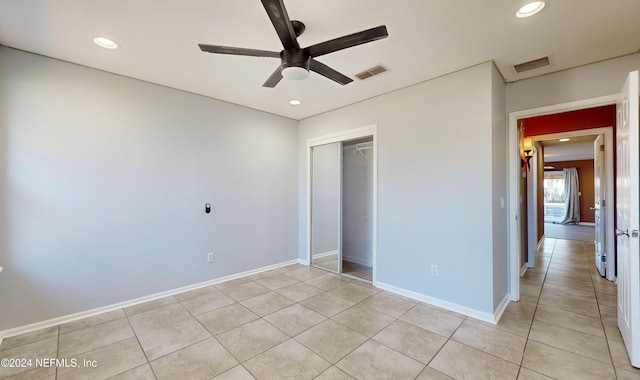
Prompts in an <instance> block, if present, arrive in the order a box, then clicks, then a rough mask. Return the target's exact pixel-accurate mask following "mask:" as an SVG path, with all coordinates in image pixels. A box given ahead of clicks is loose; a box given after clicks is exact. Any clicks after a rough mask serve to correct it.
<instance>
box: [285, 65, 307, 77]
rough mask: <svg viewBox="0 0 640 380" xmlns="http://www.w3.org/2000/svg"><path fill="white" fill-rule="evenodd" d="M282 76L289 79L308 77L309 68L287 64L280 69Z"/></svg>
mask: <svg viewBox="0 0 640 380" xmlns="http://www.w3.org/2000/svg"><path fill="white" fill-rule="evenodd" d="M282 76H283V77H284V78H285V79H290V80H303V79H307V78H308V77H309V70H307V69H305V68H304V67H297V66H289V67H285V68H283V69H282Z"/></svg>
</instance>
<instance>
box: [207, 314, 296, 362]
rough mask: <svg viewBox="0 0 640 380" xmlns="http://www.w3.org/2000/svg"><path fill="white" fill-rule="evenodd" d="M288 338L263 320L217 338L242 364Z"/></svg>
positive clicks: (237, 328)
mask: <svg viewBox="0 0 640 380" xmlns="http://www.w3.org/2000/svg"><path fill="white" fill-rule="evenodd" d="M288 338H289V337H288V336H287V335H286V334H285V333H283V332H282V331H280V330H278V329H277V328H275V327H273V326H272V325H270V324H269V323H267V322H265V321H264V320H262V319H258V320H255V321H253V322H249V323H247V324H244V325H242V326H240V327H236V328H235V329H233V330H229V331H227V332H225V333H222V334H220V335H217V336H216V339H218V341H219V342H220V343H222V345H223V346H224V347H225V348H226V349H227V350H228V351H229V352H230V353H231V354H232V355H233V356H234V357H235V358H236V359H237V360H238V361H240V362H244V361H245V360H247V359H250V358H252V357H254V356H256V355H258V354H260V353H262V352H264V351H266V350H268V349H270V348H271V347H273V346H275V345H277V344H280V343H282V342H284V341H285V340H287V339H288Z"/></svg>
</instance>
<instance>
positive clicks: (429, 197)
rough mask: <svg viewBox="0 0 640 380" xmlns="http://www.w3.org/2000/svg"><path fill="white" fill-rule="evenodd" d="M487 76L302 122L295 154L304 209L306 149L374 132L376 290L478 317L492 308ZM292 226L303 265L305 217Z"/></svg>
mask: <svg viewBox="0 0 640 380" xmlns="http://www.w3.org/2000/svg"><path fill="white" fill-rule="evenodd" d="M492 70H493V69H492V64H491V63H484V64H481V65H478V66H474V67H472V68H469V69H466V70H462V71H459V72H456V73H453V74H450V75H446V76H443V77H440V78H437V79H434V80H431V81H428V82H424V83H421V84H418V85H415V86H411V87H408V88H405V89H402V90H399V91H395V92H392V93H389V94H386V95H382V96H378V97H375V98H372V99H370V100H367V101H363V102H360V103H357V104H353V105H351V106H348V107H344V108H341V109H338V110H335V111H332V112H328V113H325V114H322V115H318V116H315V117H312V118H308V119H305V120H302V121H301V122H300V126H299V128H300V131H299V144H298V146H299V152H298V158H299V160H300V166H299V189H300V190H299V204H300V205H301V206H302V205H304V204H305V202H306V182H305V178H306V173H305V171H306V164H305V161H306V152H305V151H306V142H307V139H309V138H312V137H317V136H321V135H325V134H329V133H332V132H337V131H341V130H346V129H351V128H357V127H362V126H366V125H370V124H377V125H378V262H377V268H378V281H379V282H381V283H386V284H388V285H392V286H395V287H398V288H402V289H405V290H408V291H412V292H416V293H419V294H423V295H426V296H430V297H435V298H437V299H440V300H443V301H448V302H452V303H455V304H458V305H461V306H465V307H468V308H471V309H474V310H477V311H480V312H484V313H493V304H494V301H493V299H494V292H493V287H494V283H493V278H492V273H493V268H494V261H493V257H492V256H493V252H494V243H493V238H494V235H493V229H492V222H493V208H494V199H493V197H494V190H493V182H494V173H493V168H494V161H495V160H494V156H493V152H492V149H493V123H492V112H493V110H492V104H491V101H492V85H493V79H492ZM496 165H497V162H496ZM503 165H504V168H505V169H504V170H506V164H503ZM298 220H299V223H300V228H299V231H300V232H301V233H300V235H299V236H300V239H299V247H300V248H299V252H300V255H303V252H305V250H304V244H305V242H306V238H307V237H306V234H305V231H306V209H305V208H304V207H299V218H298ZM432 264H434V265H438V266H439V276H437V277H435V276H431V275H430V268H431V265H432Z"/></svg>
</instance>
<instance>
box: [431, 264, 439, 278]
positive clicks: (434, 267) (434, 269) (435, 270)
mask: <svg viewBox="0 0 640 380" xmlns="http://www.w3.org/2000/svg"><path fill="white" fill-rule="evenodd" d="M431 275H432V276H437V275H438V266H437V265H431Z"/></svg>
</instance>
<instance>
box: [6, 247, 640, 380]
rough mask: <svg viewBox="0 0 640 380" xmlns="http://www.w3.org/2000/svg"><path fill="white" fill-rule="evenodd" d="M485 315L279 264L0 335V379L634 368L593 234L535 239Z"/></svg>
mask: <svg viewBox="0 0 640 380" xmlns="http://www.w3.org/2000/svg"><path fill="white" fill-rule="evenodd" d="M536 259H537V263H538V266H537V267H536V268H533V269H530V270H529V271H528V272H527V273H526V274H525V276H524V277H523V278H522V282H521V285H522V286H521V289H522V301H521V302H518V303H512V304H510V305H509V307H508V308H507V311H506V312H505V314H504V316H503V318H502V320H501V321H500V323H499V324H498V325H497V326H494V325H491V324H488V323H484V322H480V321H477V320H474V319H472V318H468V317H465V316H462V315H459V314H455V313H450V312H448V311H445V310H442V309H438V308H435V307H431V306H429V305H426V304H423V303H420V302H416V301H414V300H410V299H407V298H403V297H399V296H396V295H394V294H391V293H387V292H384V291H380V290H379V289H376V288H374V287H372V286H370V285H367V284H365V283H363V282H360V281H356V280H352V279H346V278H344V277H341V276H338V275H335V274H331V273H328V272H325V271H322V270H320V269H316V268H311V267H305V266H301V265H292V266H288V267H284V268H279V269H276V270H272V271H268V272H263V273H260V274H256V275H252V276H248V277H245V278H242V279H237V280H233V281H229V282H226V283H221V284H217V285H215V286H209V287H206V288H202V289H198V290H194V291H191V292H188V293H183V294H179V295H176V296H173V297H167V298H163V299H160V300H156V301H152V302H149V303H146V304H141V305H136V306H133V307H129V308H126V309H123V310H116V311H113V312H109V313H105V314H102V315H98V316H96V317H92V318H87V319H83V320H80V321H76V322H72V323H68V324H65V325H62V326H56V327H52V328H48V329H44V330H41V331H36V332H34V333H30V334H25V335H23V336H17V337H12V338H7V339H5V341H4V342H3V343H2V346H1V347H0V358H5V357H9V358H32V359H34V360H35V358H55V357H58V358H74V359H76V360H78V361H79V362H80V363H84V360H92V361H95V363H96V364H97V367H96V368H54V367H50V368H38V369H32V370H29V371H27V369H25V368H22V369H10V368H0V379H7V378H9V379H107V378H113V379H240V380H242V379H254V378H255V379H282V378H289V379H314V378H317V379H354V378H355V379H394V380H395V379H451V378H455V379H522V380H528V379H581V380H582V379H616V378H617V379H635V378H640V370H638V369H635V368H633V367H631V365H630V363H629V360H628V358H627V354H626V351H625V348H624V345H623V343H622V338H621V336H620V333H619V331H618V329H617V327H616V309H615V304H616V288H615V285H614V284H612V283H610V282H608V281H606V280H604V279H602V278H601V277H600V276H599V275H598V274H597V273H596V272H595V269H594V267H593V244H590V243H585V242H580V241H569V240H556V239H547V240H546V241H545V243H544V245H543V247H542V248H541V250H540V251H539V252H538V253H537V255H536Z"/></svg>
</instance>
